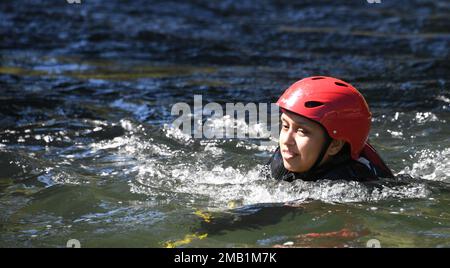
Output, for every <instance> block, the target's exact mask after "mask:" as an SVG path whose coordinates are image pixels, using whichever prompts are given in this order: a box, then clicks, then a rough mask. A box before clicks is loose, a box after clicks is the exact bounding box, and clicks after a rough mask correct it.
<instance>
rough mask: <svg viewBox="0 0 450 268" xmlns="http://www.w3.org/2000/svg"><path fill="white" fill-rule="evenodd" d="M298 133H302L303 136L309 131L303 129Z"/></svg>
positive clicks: (298, 130)
mask: <svg viewBox="0 0 450 268" xmlns="http://www.w3.org/2000/svg"><path fill="white" fill-rule="evenodd" d="M297 132H298V133H301V134H307V133H308V131H306V130H304V129H302V128H299V129H297Z"/></svg>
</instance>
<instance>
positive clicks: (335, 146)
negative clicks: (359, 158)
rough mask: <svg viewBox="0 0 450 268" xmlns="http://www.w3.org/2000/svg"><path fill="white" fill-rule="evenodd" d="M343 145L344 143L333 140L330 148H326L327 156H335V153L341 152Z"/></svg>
mask: <svg viewBox="0 0 450 268" xmlns="http://www.w3.org/2000/svg"><path fill="white" fill-rule="evenodd" d="M344 145H345V141H343V140H335V139H333V140H332V141H331V144H330V146H328V150H327V154H328V155H330V156H332V155H336V154H337V153H339V152H340V151H341V149H342V147H344Z"/></svg>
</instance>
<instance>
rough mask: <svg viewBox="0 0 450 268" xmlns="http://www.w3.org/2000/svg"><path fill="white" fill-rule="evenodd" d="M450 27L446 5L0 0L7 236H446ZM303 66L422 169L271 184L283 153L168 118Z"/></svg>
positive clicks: (0, 145) (343, 243)
mask: <svg viewBox="0 0 450 268" xmlns="http://www.w3.org/2000/svg"><path fill="white" fill-rule="evenodd" d="M449 29H450V2H449V1H431V0H430V1H419V0H416V1H388V0H382V3H381V4H369V3H367V1H363V0H360V1H320V0H319V1H247V0H241V1H82V3H81V4H78V5H77V4H68V3H67V2H66V1H63V0H58V1H2V2H1V3H0V57H1V58H0V59H1V61H0V92H1V94H0V246H1V247H12V246H17V247H64V246H65V245H66V242H67V240H68V239H71V238H74V239H78V240H79V241H80V242H81V246H82V247H97V246H98V247H110V246H111V247H116V246H125V247H166V246H180V247H210V246H211V247H272V246H275V245H282V244H283V243H286V242H293V243H288V244H287V245H294V246H300V247H364V246H365V245H366V242H367V241H368V240H369V239H378V240H379V241H380V243H381V245H382V246H383V247H419V246H425V247H449V246H450V210H449V206H450V186H449V182H450V163H449V158H450V139H449V133H450V126H449V121H450V113H449V109H450V92H449V90H448V87H449V82H450V75H449V65H450V64H449V42H450V33H449ZM310 75H330V76H336V77H339V78H341V79H344V80H346V81H348V82H350V83H352V84H353V85H354V86H356V87H357V88H358V89H359V90H360V91H361V92H362V93H363V95H364V96H365V97H366V99H367V101H368V103H369V105H370V107H371V109H372V113H373V117H374V119H373V127H372V131H371V135H370V140H371V143H372V144H373V145H374V146H375V147H376V148H377V149H378V150H379V152H380V153H381V154H382V156H383V158H384V159H385V160H386V162H387V163H388V164H389V165H390V166H391V168H392V169H393V170H394V171H395V173H396V174H409V175H411V176H413V177H414V178H415V179H414V180H400V181H394V182H393V181H383V182H381V183H380V184H379V185H375V186H374V185H364V184H360V183H355V182H339V181H338V182H330V181H322V182H308V183H307V182H300V181H298V182H295V183H292V184H289V183H277V182H274V181H270V180H266V179H264V178H263V177H262V176H261V175H260V174H259V170H260V168H261V164H263V163H264V162H265V161H266V160H267V159H268V157H269V156H270V154H271V152H272V150H273V149H274V148H273V147H271V146H264V145H261V143H260V141H258V140H249V139H243V140H236V139H234V140H206V139H203V140H199V139H192V138H191V137H189V136H185V135H182V133H180V131H178V130H177V129H175V128H173V127H171V125H170V124H171V122H172V121H173V119H174V117H173V116H172V115H171V107H172V105H174V104H175V103H177V102H187V103H190V104H192V102H193V96H194V94H201V95H202V96H203V101H204V102H205V103H206V102H210V101H214V102H218V103H221V104H225V103H227V102H232V103H236V102H243V103H248V102H255V103H271V102H274V101H275V100H276V99H277V98H278V96H279V95H280V94H281V93H282V92H283V91H284V89H285V88H287V87H288V86H289V85H290V84H292V83H293V82H295V81H296V80H298V79H300V78H302V77H305V76H310ZM227 122H228V121H226V118H224V120H222V121H221V120H219V121H217V122H213V123H214V124H219V125H221V124H222V125H223V124H228V123H230V122H228V123H227ZM235 123H236V125H237V127H248V129H249V130H248V131H249V132H251V131H252V129H254V127H255V126H252V125H246V123H245V122H232V124H235ZM292 200H297V202H296V205H297V207H287V206H283V205H282V204H283V203H285V202H289V201H292ZM311 233H321V234H325V235H322V236H320V235H319V236H318V235H314V234H312V235H311Z"/></svg>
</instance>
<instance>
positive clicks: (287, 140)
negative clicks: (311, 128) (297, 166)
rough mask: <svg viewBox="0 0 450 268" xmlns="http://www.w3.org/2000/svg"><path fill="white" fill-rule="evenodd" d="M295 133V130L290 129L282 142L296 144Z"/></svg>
mask: <svg viewBox="0 0 450 268" xmlns="http://www.w3.org/2000/svg"><path fill="white" fill-rule="evenodd" d="M294 134H295V132H294V131H292V130H291V129H289V130H288V131H286V132H285V133H284V134H283V135H282V137H283V138H282V139H281V142H282V143H283V144H284V145H294V144H295V138H294Z"/></svg>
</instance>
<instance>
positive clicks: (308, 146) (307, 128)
mask: <svg viewBox="0 0 450 268" xmlns="http://www.w3.org/2000/svg"><path fill="white" fill-rule="evenodd" d="M281 124H282V127H281V132H280V151H281V156H282V157H283V164H284V167H285V168H286V169H287V170H289V171H292V172H305V171H308V170H309V169H310V168H311V167H312V166H313V165H314V163H315V162H316V160H317V157H319V153H320V151H321V149H322V146H323V143H324V142H325V139H326V138H325V132H324V130H323V129H322V127H321V126H320V125H319V124H318V123H316V122H314V121H312V120H310V119H307V118H305V117H303V116H300V115H296V114H294V113H290V112H287V113H283V114H282V115H281Z"/></svg>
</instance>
